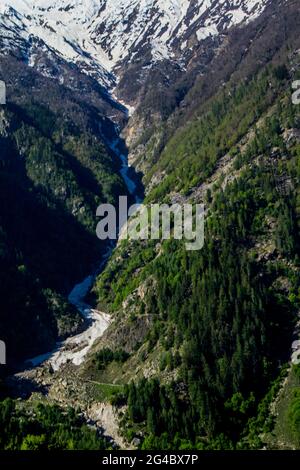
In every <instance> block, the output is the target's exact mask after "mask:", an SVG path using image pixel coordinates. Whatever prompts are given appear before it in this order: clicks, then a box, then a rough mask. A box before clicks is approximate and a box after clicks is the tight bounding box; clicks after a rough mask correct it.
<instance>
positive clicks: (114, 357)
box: [93, 348, 129, 370]
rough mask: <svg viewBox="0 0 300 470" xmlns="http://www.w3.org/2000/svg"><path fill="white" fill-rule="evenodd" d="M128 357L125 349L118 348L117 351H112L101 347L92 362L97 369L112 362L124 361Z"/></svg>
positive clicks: (103, 367)
mask: <svg viewBox="0 0 300 470" xmlns="http://www.w3.org/2000/svg"><path fill="white" fill-rule="evenodd" d="M128 358H129V354H128V353H126V351H123V350H121V349H118V350H117V351H112V350H111V349H109V348H105V349H102V350H101V351H99V352H98V353H97V354H96V355H95V358H94V361H93V362H94V364H95V365H96V368H97V369H98V370H103V369H105V368H106V367H107V366H108V365H109V364H111V363H112V362H120V363H124V362H126V361H127V359H128Z"/></svg>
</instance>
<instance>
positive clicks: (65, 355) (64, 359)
mask: <svg viewBox="0 0 300 470" xmlns="http://www.w3.org/2000/svg"><path fill="white" fill-rule="evenodd" d="M119 143H120V139H118V138H116V139H114V140H113V141H112V142H107V144H108V145H109V147H110V149H111V150H112V151H113V152H114V154H115V155H116V157H118V158H119V159H120V162H121V169H120V174H121V176H122V178H123V180H124V182H125V184H126V187H127V190H128V192H129V194H130V195H131V196H133V197H134V199H135V202H136V203H139V202H141V199H140V198H139V197H138V195H137V192H138V190H137V184H136V182H135V181H134V179H133V178H132V171H131V170H130V167H129V166H128V158H127V155H126V154H124V153H123V152H122V151H121V150H119V148H122V146H120V145H119ZM112 250H113V245H112V246H111V247H109V248H108V250H107V252H106V253H105V255H104V256H103V258H102V261H101V263H100V266H99V267H98V269H97V272H96V273H93V274H91V275H90V276H88V277H87V278H86V279H84V280H83V281H82V282H80V283H79V284H77V285H76V286H75V287H74V288H73V289H72V291H71V293H70V295H69V297H68V300H69V302H70V303H71V304H72V305H74V306H75V307H76V308H77V309H78V310H79V312H80V313H81V315H82V316H83V317H84V319H85V321H86V324H87V328H86V329H85V331H83V332H82V333H80V334H78V335H76V336H73V337H70V338H68V339H67V340H65V341H63V342H61V343H57V345H56V348H55V349H54V350H53V351H50V352H48V353H46V354H42V355H39V356H37V357H34V358H31V359H29V360H27V361H26V364H27V365H28V367H30V368H34V367H38V366H40V365H47V364H48V365H49V366H51V367H52V369H53V370H54V371H58V370H59V369H60V368H61V366H62V365H64V364H66V363H68V362H69V363H73V364H74V365H76V366H78V365H80V364H82V363H83V361H84V360H85V357H86V356H87V354H88V353H89V351H90V349H91V348H92V346H93V344H94V342H95V341H96V340H97V339H99V338H100V337H101V336H102V335H103V334H104V333H105V331H106V330H107V328H108V327H109V325H110V323H111V317H110V316H109V315H108V314H107V313H105V312H100V311H98V310H95V309H93V308H92V307H91V306H90V305H88V304H87V303H86V302H85V298H86V297H87V295H88V293H89V292H90V290H91V289H92V287H93V285H94V283H95V280H96V277H97V275H99V274H100V273H101V271H102V270H103V269H104V267H105V265H106V263H107V261H108V259H109V257H110V256H111V253H112Z"/></svg>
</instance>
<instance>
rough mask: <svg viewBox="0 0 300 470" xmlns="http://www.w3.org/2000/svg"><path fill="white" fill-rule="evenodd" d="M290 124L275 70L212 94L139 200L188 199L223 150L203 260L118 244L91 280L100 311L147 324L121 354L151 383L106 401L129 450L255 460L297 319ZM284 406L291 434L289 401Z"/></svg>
mask: <svg viewBox="0 0 300 470" xmlns="http://www.w3.org/2000/svg"><path fill="white" fill-rule="evenodd" d="M248 100H251V101H248ZM270 110H271V111H270ZM266 111H268V112H267V114H266ZM258 120H259V124H258ZM254 123H256V124H254ZM252 124H254V131H253V132H251V133H249V134H248V132H249V128H250V126H251V125H252ZM299 126H300V121H299V108H298V107H296V106H294V105H293V104H292V102H291V89H290V81H289V72H288V69H287V67H286V66H285V65H278V66H276V67H271V68H270V67H268V68H267V69H266V70H265V71H264V72H262V73H261V74H259V75H257V76H256V77H255V78H253V79H252V80H251V81H249V82H248V83H245V84H242V85H241V86H240V87H238V88H235V89H234V90H229V88H228V89H226V90H225V91H223V92H222V93H221V95H220V94H218V95H217V96H216V97H215V98H214V99H213V100H211V101H210V102H209V104H208V111H207V114H206V115H205V116H203V117H201V118H198V119H195V120H194V121H193V122H192V123H189V124H188V125H187V126H185V128H184V129H183V130H182V131H181V132H180V133H179V135H178V136H175V138H174V139H173V141H172V142H171V143H170V144H169V145H168V146H167V147H166V150H165V152H164V153H163V154H162V157H161V159H160V160H159V161H158V163H157V165H159V167H160V169H161V171H164V170H165V169H166V168H167V174H168V176H167V177H166V178H165V179H164V180H163V182H162V183H161V184H160V185H158V187H157V188H155V189H154V190H152V191H150V193H149V195H148V196H147V201H149V202H152V201H157V200H161V199H160V198H162V197H165V199H166V200H168V194H169V193H170V189H171V188H172V190H174V188H177V190H181V193H182V194H183V195H184V197H185V198H186V199H185V200H186V201H189V200H192V198H193V197H196V196H197V194H198V193H197V187H199V185H201V183H202V182H205V181H206V180H207V179H208V178H210V177H211V175H213V174H214V172H215V171H216V170H215V169H216V163H217V162H218V160H219V159H220V158H221V157H223V156H224V155H225V154H226V153H227V152H228V151H229V152H230V153H229V155H230V158H231V160H232V161H233V165H232V167H231V173H232V176H233V177H232V178H230V180H229V182H228V183H227V184H224V178H225V174H223V175H222V174H221V175H220V177H219V179H215V180H214V179H213V178H212V181H213V182H214V183H213V184H211V185H208V186H204V188H206V191H204V195H203V197H204V201H205V203H206V206H207V215H206V233H205V246H204V248H203V250H201V251H200V252H187V251H186V250H185V246H184V243H181V242H177V241H174V240H173V241H172V240H171V241H165V242H163V243H162V244H161V246H160V247H159V248H158V247H157V243H156V242H154V241H151V242H149V243H147V242H139V243H134V242H131V243H129V244H128V243H126V242H122V244H121V245H120V247H119V249H118V251H117V253H116V255H115V258H113V259H112V261H111V263H110V264H109V265H108V267H107V268H106V270H105V271H104V273H103V274H102V275H101V276H100V278H99V280H98V283H97V286H96V288H95V292H96V293H97V296H98V299H99V302H100V305H101V306H103V305H104V306H106V308H109V309H110V310H112V311H114V312H115V314H116V315H117V316H118V318H122V315H125V316H126V315H127V317H128V321H129V322H130V323H131V324H132V325H134V324H135V323H136V324H137V323H138V322H139V321H140V319H141V318H142V317H143V316H144V317H147V318H151V323H150V324H151V326H150V327H149V328H148V333H147V334H146V336H144V337H143V338H142V339H141V343H140V344H136V350H137V352H135V351H134V350H133V351H132V350H131V351H130V352H131V353H132V354H134V355H136V357H137V359H136V363H137V364H138V363H139V361H141V360H143V361H145V360H146V361H148V362H146V365H144V370H147V367H149V368H151V367H153V365H154V364H156V366H155V367H158V369H156V371H157V372H156V374H154V377H153V378H151V379H149V380H146V379H144V378H142V379H139V380H138V381H135V382H132V383H130V384H129V385H128V386H127V387H126V388H125V392H124V393H122V394H120V395H119V397H118V398H117V399H116V400H115V401H116V403H117V404H118V403H119V404H122V403H127V405H128V412H127V415H126V417H125V418H124V420H123V421H124V426H125V427H124V429H126V435H127V438H128V439H129V440H130V439H132V437H133V436H134V435H140V434H141V433H142V435H143V436H144V438H143V440H142V444H141V445H142V448H145V449H149V448H150V449H162V448H165V449H172V448H174V447H176V448H195V447H196V448H199V449H240V448H242V449H247V448H260V447H261V446H262V445H263V444H262V439H261V435H262V434H263V433H264V432H267V431H270V429H272V424H273V423H272V420H270V418H269V406H270V403H271V402H272V400H274V398H275V396H276V393H278V391H279V389H280V386H281V385H280V384H281V381H282V378H283V377H285V375H286V373H287V370H286V367H285V364H286V363H288V361H289V355H288V352H289V349H290V345H291V342H292V334H293V330H294V326H295V322H296V318H297V317H296V314H297V312H298V310H299V307H300V297H299V292H300V276H299V248H300V245H299V243H300V240H299V207H300V206H299V176H300V174H299V157H300V147H299V141H298V140H297V138H295V137H294V138H290V139H288V137H287V135H290V134H289V133H288V132H287V130H290V129H293V130H294V131H293V132H294V134H295V135H296V133H297V132H296V130H297V129H299ZM293 132H292V134H293ZM245 136H246V137H245ZM241 141H242V144H241ZM204 156H205V157H206V158H204ZM165 165H168V166H167V167H165ZM183 167H185V171H183ZM187 169H188V170H187ZM179 175H180V177H179ZM193 175H195V176H193ZM188 188H190V189H189V191H187V189H188ZM191 188H192V189H191ZM200 188H201V186H200ZM173 194H174V193H172V195H173ZM201 194H202V193H201ZM193 195H194V196H193ZM158 252H159V255H158ZM149 285H150V288H149ZM141 286H144V291H145V294H144V295H143V297H140V296H138V295H137V292H139V289H141ZM129 299H131V300H129ZM125 305H126V308H127V309H128V307H129V306H130V305H131V307H130V308H129V310H130V312H131V313H130V315H129V316H128V311H127V312H126V308H125V307H124V306H125ZM122 312H123V313H122ZM116 337H117V338H119V336H116ZM123 342H124V345H125V348H126V344H127V348H128V350H130V346H129V344H128V343H126V338H124V341H123ZM124 345H123V346H124ZM118 346H120V345H119V344H118ZM158 352H159V358H158V361H157V360H156V359H154V357H155V358H157V355H158ZM153 361H154V362H153ZM155 361H156V362H155ZM128 367H130V365H129V364H128ZM122 370H124V368H123V369H122ZM167 377H169V378H168V379H167ZM170 377H171V378H172V379H171V380H170ZM162 378H163V380H161V379H162ZM120 380H122V375H120ZM293 403H294V405H291V407H292V408H291V413H292V415H291V416H292V417H291V419H292V420H294V422H295V420H297V418H296V416H297V413H298V411H297V410H298V404H297V397H296V396H295V399H294V402H293ZM293 410H294V411H293ZM293 426H294V427H295V426H296V427H297V425H296V424H294V425H293Z"/></svg>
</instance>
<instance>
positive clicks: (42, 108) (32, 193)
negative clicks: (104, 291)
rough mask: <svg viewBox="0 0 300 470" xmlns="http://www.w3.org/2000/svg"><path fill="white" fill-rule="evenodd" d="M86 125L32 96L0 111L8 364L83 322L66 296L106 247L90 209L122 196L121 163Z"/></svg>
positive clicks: (0, 271)
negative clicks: (30, 98)
mask: <svg viewBox="0 0 300 470" xmlns="http://www.w3.org/2000/svg"><path fill="white" fill-rule="evenodd" d="M49 99H50V98H49ZM53 99H54V98H53ZM28 100H29V98H28ZM50 101H51V100H50ZM90 114H91V115H90V116H89V115H88V114H87V117H88V118H89V120H90V121H91V122H92V123H93V119H94V121H95V122H94V125H96V121H97V119H99V117H98V116H97V115H95V114H94V115H93V114H92V113H91V112H90ZM86 125H87V128H86V129H84V128H82V125H80V124H79V123H78V125H77V124H76V121H74V120H73V121H71V119H66V118H65V117H64V115H63V113H62V112H57V111H53V110H52V109H51V107H50V105H42V104H39V103H37V102H34V101H32V100H29V101H27V102H25V103H22V104H20V105H16V104H14V103H9V104H8V105H7V106H5V107H3V109H1V110H0V206H1V209H0V297H1V318H0V335H1V339H2V340H3V341H5V342H6V345H7V349H8V350H9V354H8V357H9V358H10V364H9V366H12V365H13V363H14V361H15V360H16V359H19V358H24V357H27V358H28V357H30V356H33V355H35V354H38V353H41V352H47V351H48V350H49V349H51V348H52V347H53V346H54V345H55V343H56V341H57V340H58V339H63V338H65V337H66V336H68V335H70V334H72V333H75V332H76V331H77V330H78V329H79V328H80V327H81V325H82V322H83V320H82V318H81V316H80V314H79V313H78V312H77V311H76V309H74V308H73V307H72V306H70V305H69V304H68V302H67V300H66V296H67V295H68V294H69V292H70V290H71V288H72V287H73V285H74V284H75V283H76V282H78V281H80V280H82V279H84V277H85V276H86V275H87V274H89V273H90V272H91V271H92V270H94V269H95V268H96V266H97V263H99V261H100V260H101V256H102V253H103V251H104V250H105V245H104V244H103V243H101V242H100V241H99V240H97V238H96V236H95V227H96V223H97V220H96V217H95V214H96V208H97V207H98V205H99V204H100V203H101V202H111V203H115V202H116V201H117V198H118V195H119V194H124V193H126V188H125V186H124V182H123V180H122V178H121V177H120V175H119V174H118V172H119V165H120V164H119V162H118V160H117V159H116V158H114V157H113V155H112V154H111V153H110V151H109V150H108V149H107V148H106V146H105V144H104V143H103V141H102V140H101V139H100V138H99V137H97V136H96V134H95V130H93V126H92V125H91V124H90V125H88V123H87V124H86ZM24 325H26V328H24ZM28 337H34V338H36V341H35V342H32V341H28Z"/></svg>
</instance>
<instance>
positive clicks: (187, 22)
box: [0, 0, 271, 87]
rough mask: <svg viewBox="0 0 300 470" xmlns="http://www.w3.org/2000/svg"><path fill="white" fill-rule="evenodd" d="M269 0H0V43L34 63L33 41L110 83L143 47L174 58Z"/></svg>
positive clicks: (248, 17)
mask: <svg viewBox="0 0 300 470" xmlns="http://www.w3.org/2000/svg"><path fill="white" fill-rule="evenodd" d="M270 1H271V0H219V1H218V2H216V1H215V0H4V2H3V0H2V1H1V5H0V46H1V48H2V49H4V50H10V49H11V48H12V47H16V48H18V49H19V50H20V49H21V50H24V51H25V52H26V54H27V55H28V62H29V64H30V65H32V66H34V65H35V57H36V56H35V54H34V47H31V46H29V45H30V44H32V43H36V41H37V40H38V41H40V44H44V45H45V47H46V48H48V50H49V52H50V53H51V54H57V55H58V56H60V57H61V58H63V59H65V60H67V61H68V62H71V63H76V64H78V65H79V66H80V67H81V68H82V69H83V70H84V71H85V72H86V73H88V74H90V75H94V76H96V78H97V79H98V80H99V81H101V82H102V83H103V84H104V85H105V86H108V87H110V86H112V85H113V83H112V82H113V80H112V75H111V72H115V71H116V70H117V67H118V66H120V65H122V63H124V62H130V61H132V60H135V58H136V57H137V56H139V55H141V54H143V53H144V51H149V50H150V52H151V56H152V62H157V61H161V60H164V59H170V60H175V58H176V60H178V50H179V51H181V53H184V52H185V50H186V49H187V48H188V47H189V41H188V39H189V37H190V36H191V35H193V36H194V38H196V39H197V40H198V41H202V40H204V39H205V38H207V37H209V36H215V35H218V34H220V33H222V32H224V31H225V30H226V29H228V28H230V27H231V26H234V25H238V24H243V23H247V22H249V21H251V20H253V19H255V18H256V17H257V16H258V15H260V14H261V12H262V11H263V10H264V8H265V7H266V5H267V4H268V3H269V2H270ZM40 47H42V46H41V45H40ZM25 52H24V53H25ZM176 52H177V53H176Z"/></svg>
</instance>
